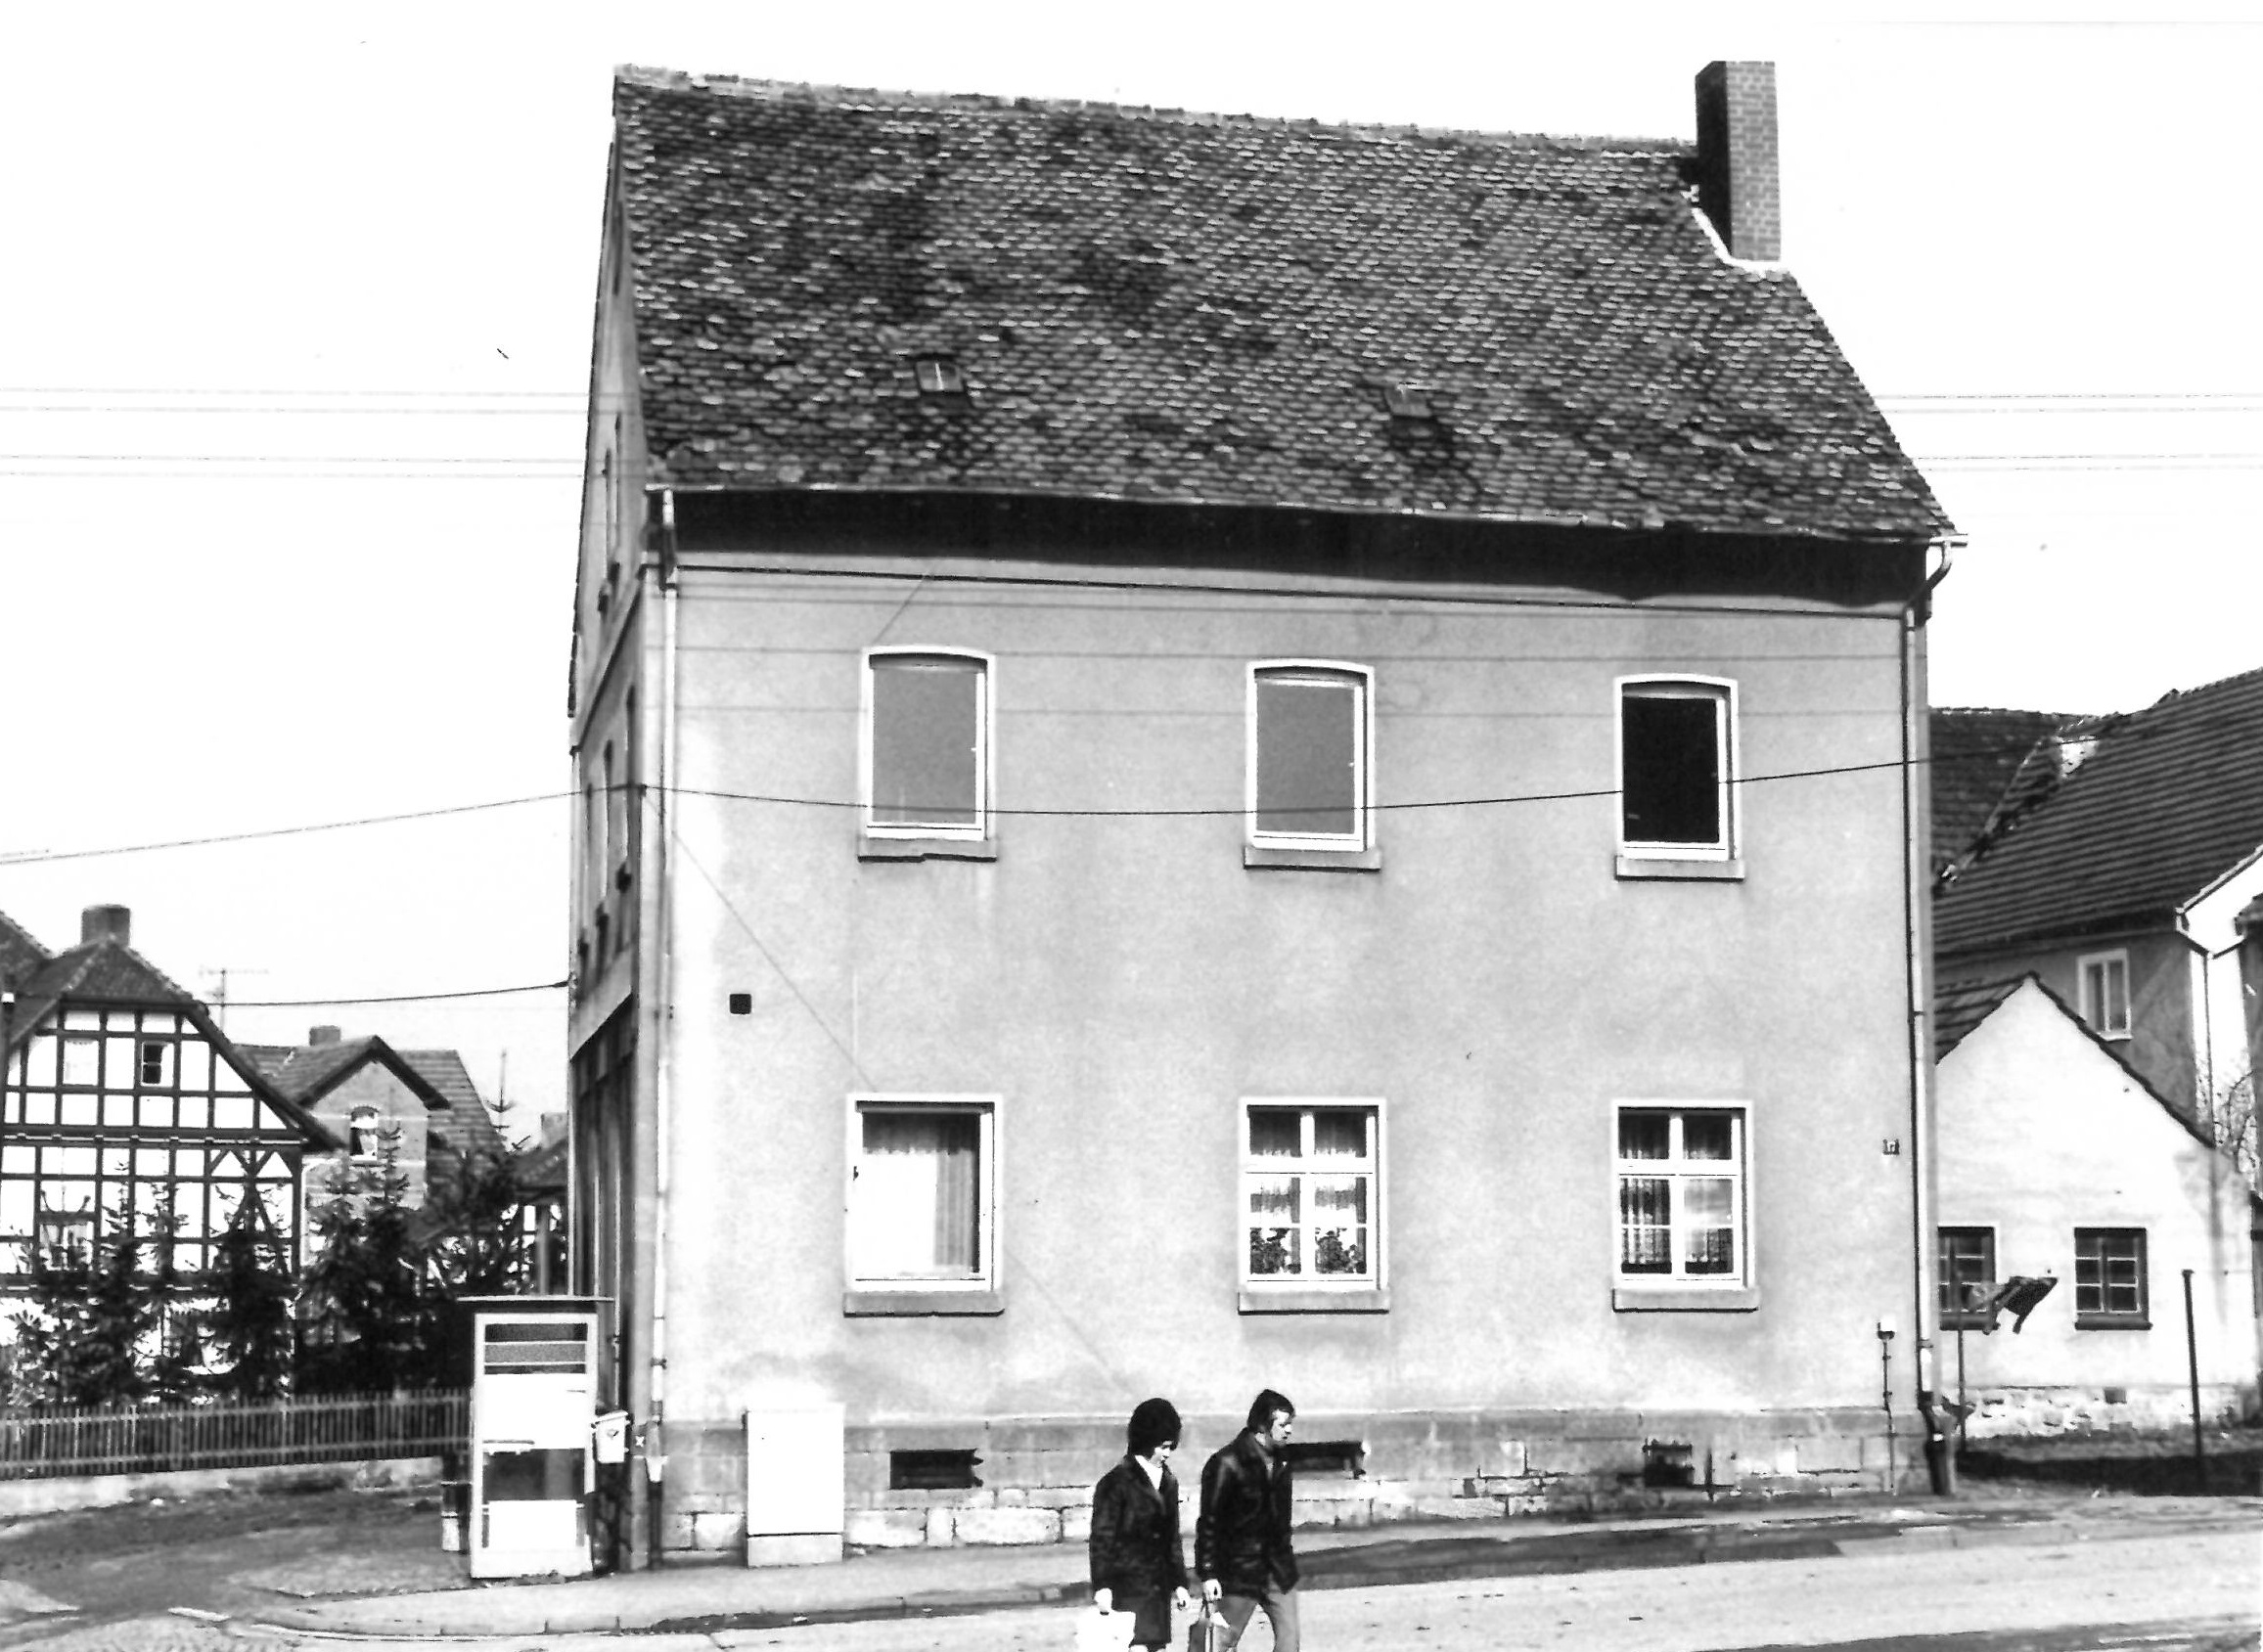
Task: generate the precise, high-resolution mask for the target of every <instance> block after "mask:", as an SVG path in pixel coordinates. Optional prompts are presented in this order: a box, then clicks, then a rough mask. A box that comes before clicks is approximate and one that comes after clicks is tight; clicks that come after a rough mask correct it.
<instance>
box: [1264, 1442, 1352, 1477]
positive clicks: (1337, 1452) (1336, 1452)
mask: <svg viewBox="0 0 2263 1652" xmlns="http://www.w3.org/2000/svg"><path fill="white" fill-rule="evenodd" d="M1281 1460H1282V1461H1283V1462H1285V1463H1287V1464H1288V1465H1289V1466H1290V1468H1292V1469H1294V1470H1295V1471H1296V1472H1297V1473H1298V1474H1302V1475H1316V1474H1317V1475H1330V1474H1334V1475H1340V1476H1342V1477H1343V1478H1345V1479H1347V1480H1356V1479H1358V1478H1359V1477H1360V1476H1361V1475H1362V1474H1364V1473H1365V1472H1366V1461H1367V1442H1366V1441H1364V1440H1293V1441H1290V1443H1289V1444H1288V1445H1286V1446H1284V1447H1282V1448H1281Z"/></svg>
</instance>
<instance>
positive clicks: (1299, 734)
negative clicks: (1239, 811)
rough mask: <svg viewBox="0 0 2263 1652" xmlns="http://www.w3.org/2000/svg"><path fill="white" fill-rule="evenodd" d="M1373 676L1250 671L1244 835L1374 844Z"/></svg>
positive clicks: (1276, 843)
mask: <svg viewBox="0 0 2263 1652" xmlns="http://www.w3.org/2000/svg"><path fill="white" fill-rule="evenodd" d="M1373 681H1374V679H1373V674H1372V673H1371V672H1369V671H1368V670H1367V669H1366V668H1365V667H1363V666H1356V665H1332V664H1322V663H1317V662H1314V663H1305V662H1299V661H1292V660H1267V661H1260V662H1259V663H1258V664H1255V665H1253V666H1251V667H1250V668H1249V757H1248V785H1247V796H1248V801H1247V808H1248V828H1249V841H1250V842H1251V843H1254V844H1259V845H1265V846H1270V847H1274V848H1287V849H1338V850H1341V849H1353V850H1357V849H1365V848H1366V847H1368V845H1369V843H1370V842H1371V841H1372V828H1371V826H1370V824H1369V823H1370V805H1371V799H1370V795H1369V793H1370V787H1371V783H1372V768H1373V762H1372V750H1373V745H1374V720H1373V716H1372V712H1371V697H1372V696H1371V692H1370V691H1371V688H1372V686H1373Z"/></svg>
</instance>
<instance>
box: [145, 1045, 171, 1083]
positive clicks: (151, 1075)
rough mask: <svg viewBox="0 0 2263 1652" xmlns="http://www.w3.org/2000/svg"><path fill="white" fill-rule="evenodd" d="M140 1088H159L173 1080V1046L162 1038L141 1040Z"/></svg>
mask: <svg viewBox="0 0 2263 1652" xmlns="http://www.w3.org/2000/svg"><path fill="white" fill-rule="evenodd" d="M141 1072H142V1088H143V1089H144V1090H161V1089H163V1088H164V1087H165V1086H166V1085H168V1084H170V1083H172V1082H173V1047H172V1046H171V1045H170V1044H168V1043H166V1042H165V1041H164V1040H163V1039H154V1038H146V1039H144V1040H142V1060H141Z"/></svg>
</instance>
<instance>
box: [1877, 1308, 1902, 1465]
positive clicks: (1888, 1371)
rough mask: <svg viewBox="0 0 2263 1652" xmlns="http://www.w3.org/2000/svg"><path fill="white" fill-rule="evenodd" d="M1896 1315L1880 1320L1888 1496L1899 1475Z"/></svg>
mask: <svg viewBox="0 0 2263 1652" xmlns="http://www.w3.org/2000/svg"><path fill="white" fill-rule="evenodd" d="M1894 1329H1895V1326H1894V1317H1893V1316H1892V1315H1891V1314H1880V1315H1879V1316H1878V1406H1879V1408H1880V1409H1882V1410H1883V1411H1884V1412H1885V1428H1886V1483H1885V1489H1886V1494H1887V1496H1892V1495H1893V1492H1894V1490H1895V1487H1896V1482H1897V1480H1898V1479H1899V1476H1898V1474H1897V1472H1896V1469H1895V1465H1894Z"/></svg>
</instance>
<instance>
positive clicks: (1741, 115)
mask: <svg viewBox="0 0 2263 1652" xmlns="http://www.w3.org/2000/svg"><path fill="white" fill-rule="evenodd" d="M1697 205H1698V206H1699V208H1701V209H1702V210H1703V212H1704V214H1705V216H1706V217H1708V218H1710V219H1712V220H1713V228H1714V229H1715V230H1717V231H1718V232H1719V233H1720V237H1721V244H1722V245H1723V246H1726V247H1728V249H1729V256H1730V257H1732V258H1750V259H1753V260H1755V261H1757V262H1761V263H1773V262H1774V261H1775V260H1777V259H1779V258H1781V257H1783V256H1784V211H1783V204H1782V201H1781V198H1780V196H1779V194H1778V190H1777V184H1776V66H1775V65H1774V64H1757V63H1711V64H1707V65H1706V66H1705V67H1703V68H1701V69H1699V70H1698V71H1697Z"/></svg>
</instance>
